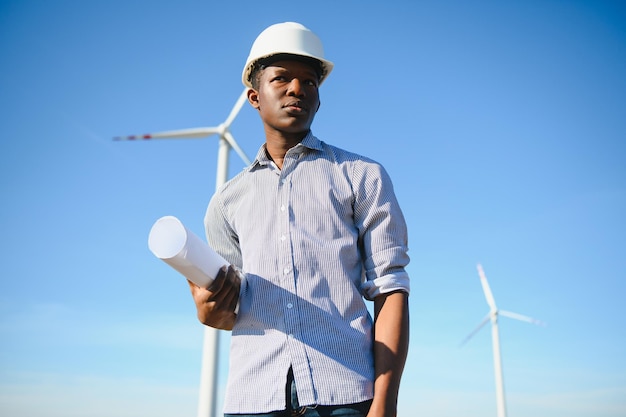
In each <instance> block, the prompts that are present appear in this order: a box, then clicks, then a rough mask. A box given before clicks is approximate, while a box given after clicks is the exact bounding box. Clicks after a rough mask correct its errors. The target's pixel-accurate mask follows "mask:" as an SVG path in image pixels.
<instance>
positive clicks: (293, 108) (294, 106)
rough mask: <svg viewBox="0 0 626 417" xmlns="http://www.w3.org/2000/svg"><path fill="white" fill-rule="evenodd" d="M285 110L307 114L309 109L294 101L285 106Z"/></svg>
mask: <svg viewBox="0 0 626 417" xmlns="http://www.w3.org/2000/svg"><path fill="white" fill-rule="evenodd" d="M283 108H285V109H287V110H289V111H293V112H298V113H302V112H306V111H307V107H306V106H305V105H304V104H303V103H302V102H301V101H292V102H289V103H287V104H285V105H284V106H283Z"/></svg>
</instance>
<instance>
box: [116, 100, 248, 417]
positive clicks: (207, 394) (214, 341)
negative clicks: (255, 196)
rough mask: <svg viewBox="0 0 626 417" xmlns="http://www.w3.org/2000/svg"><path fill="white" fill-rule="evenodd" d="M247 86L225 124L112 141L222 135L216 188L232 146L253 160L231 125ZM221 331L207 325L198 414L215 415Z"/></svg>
mask: <svg viewBox="0 0 626 417" xmlns="http://www.w3.org/2000/svg"><path fill="white" fill-rule="evenodd" d="M247 91H248V89H247V88H246V89H244V90H243V92H242V93H241V95H240V96H239V99H238V100H237V102H236V103H235V106H234V107H233V109H232V110H231V111H230V114H229V115H228V117H227V118H226V120H225V121H224V123H222V124H220V125H218V126H215V127H199V128H192V129H182V130H170V131H166V132H157V133H147V134H144V135H131V136H118V137H115V138H113V140H122V141H135V140H148V139H184V138H190V139H195V138H204V137H208V136H212V135H219V141H220V142H219V151H218V156H217V176H216V180H215V188H216V189H217V188H219V187H221V186H222V184H224V183H225V182H226V181H227V180H228V160H229V156H230V149H231V148H232V149H234V150H235V152H237V154H238V155H239V156H240V157H241V159H242V160H243V161H244V162H245V163H246V164H247V165H250V159H249V158H248V157H247V156H246V154H245V153H244V151H243V150H242V149H241V148H240V147H239V145H238V144H237V142H236V141H235V138H234V137H233V135H232V134H231V133H230V125H231V124H232V123H233V120H235V117H237V114H239V111H240V110H241V108H242V107H243V105H244V103H245V102H246V99H247ZM218 346H219V330H217V329H214V328H212V327H208V326H204V342H203V348H202V370H201V376H200V395H199V401H198V417H214V416H216V415H217V414H216V399H215V397H216V393H217V365H218V355H217V353H218Z"/></svg>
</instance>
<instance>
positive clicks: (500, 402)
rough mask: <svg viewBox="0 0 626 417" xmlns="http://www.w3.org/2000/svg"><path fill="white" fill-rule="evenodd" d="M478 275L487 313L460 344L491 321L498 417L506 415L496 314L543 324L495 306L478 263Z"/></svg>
mask: <svg viewBox="0 0 626 417" xmlns="http://www.w3.org/2000/svg"><path fill="white" fill-rule="evenodd" d="M477 268H478V275H479V277H480V284H481V285H482V287H483V292H484V294H485V299H486V300H487V305H488V306H489V313H487V315H486V316H485V318H484V319H483V320H482V321H481V322H480V324H479V325H478V326H477V327H476V328H475V329H474V330H473V331H472V332H471V333H470V334H469V335H468V336H467V337H466V338H465V339H464V340H463V342H462V343H461V344H465V343H466V342H467V341H468V340H469V339H471V338H472V336H474V335H475V334H476V333H477V332H478V331H479V330H480V329H481V328H482V327H483V326H484V325H485V324H487V322H489V321H491V342H492V345H493V369H494V373H495V379H496V403H497V410H498V417H506V402H505V398H504V376H503V372H502V356H501V354H500V335H499V332H498V316H505V317H509V318H512V319H515V320H520V321H525V322H527V323H532V324H537V325H545V324H544V323H543V322H541V321H540V320H536V319H533V318H532V317H528V316H524V315H522V314H518V313H512V312H510V311H505V310H500V309H499V308H498V307H497V306H496V301H495V299H494V298H493V294H492V293H491V289H490V288H489V283H488V282H487V277H486V276H485V272H484V271H483V267H482V266H481V265H480V264H478V265H477Z"/></svg>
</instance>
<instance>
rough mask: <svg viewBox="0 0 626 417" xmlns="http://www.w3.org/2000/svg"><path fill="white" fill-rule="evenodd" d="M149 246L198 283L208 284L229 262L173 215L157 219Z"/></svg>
mask: <svg viewBox="0 0 626 417" xmlns="http://www.w3.org/2000/svg"><path fill="white" fill-rule="evenodd" d="M148 247H149V248H150V250H151V251H152V253H153V254H154V255H155V256H156V257H157V258H159V259H161V260H163V261H165V262H166V263H167V264H168V265H170V266H171V267H172V268H174V269H175V270H177V271H178V272H180V273H181V274H183V275H184V276H185V278H187V279H188V280H189V281H191V282H193V283H194V284H196V285H197V286H199V287H203V288H207V287H208V286H209V285H210V284H211V283H212V282H213V280H214V279H215V277H216V276H217V273H218V272H219V270H220V268H221V267H222V266H224V265H228V262H227V261H226V260H225V259H224V258H222V257H221V256H220V255H219V254H218V253H217V252H215V251H214V250H213V249H211V248H210V247H209V245H207V244H206V243H205V242H204V241H203V240H202V239H200V238H199V237H198V236H197V235H195V234H194V233H193V232H191V231H190V230H188V229H187V228H186V227H185V225H183V223H182V222H181V221H180V220H178V219H177V218H176V217H174V216H165V217H161V218H160V219H159V220H157V221H156V222H155V223H154V225H153V226H152V229H150V235H149V237H148Z"/></svg>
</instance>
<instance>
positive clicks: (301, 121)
mask: <svg viewBox="0 0 626 417" xmlns="http://www.w3.org/2000/svg"><path fill="white" fill-rule="evenodd" d="M332 68H333V64H332V63H331V62H330V61H328V60H326V59H325V58H324V52H323V49H322V44H321V42H320V40H319V38H318V37H317V36H316V35H315V34H314V33H313V32H311V31H310V30H308V29H307V28H305V27H304V26H302V25H300V24H297V23H292V22H288V23H281V24H277V25H272V26H270V27H269V28H267V29H266V30H265V31H263V32H262V33H261V34H260V35H259V36H258V37H257V39H256V40H255V42H254V44H253V46H252V49H251V51H250V56H249V57H248V60H247V62H246V66H245V68H244V71H243V82H244V84H245V85H246V86H247V87H248V88H249V90H248V93H247V94H248V101H249V103H250V104H251V105H252V107H253V108H255V109H256V110H257V111H258V113H259V115H260V117H261V120H262V122H263V126H264V130H265V144H264V145H263V146H262V147H261V149H260V150H259V152H258V154H257V157H256V159H255V160H254V162H253V163H252V164H251V165H250V166H249V167H248V168H246V169H245V170H244V171H243V172H242V173H240V174H239V175H237V176H236V177H235V178H233V179H232V180H230V181H229V182H228V183H227V184H225V185H224V186H223V187H222V188H221V189H219V190H218V191H217V192H216V194H215V195H214V196H213V198H212V199H211V202H210V203H209V207H208V209H207V214H206V218H205V226H206V233H207V239H208V241H209V244H210V246H211V247H213V249H215V250H216V251H217V252H218V253H220V254H221V255H222V256H223V257H224V258H225V259H227V260H228V261H229V262H230V263H231V264H232V265H231V267H230V268H228V269H226V268H224V269H223V271H221V272H220V274H219V275H218V277H216V279H215V281H214V283H213V284H212V285H211V286H210V287H209V288H208V289H203V288H199V287H197V286H195V285H194V284H192V283H190V287H191V291H192V295H193V297H194V301H195V303H196V307H197V309H198V317H199V319H200V321H201V322H203V323H204V324H206V325H209V326H212V327H216V328H220V329H227V330H230V329H232V337H231V353H230V369H229V382H228V388H227V393H226V398H225V405H224V412H225V413H226V414H225V415H226V416H231V415H239V416H242V415H255V416H259V415H260V416H268V417H279V416H292V415H305V416H311V417H313V416H315V417H318V416H331V415H332V416H347V415H350V416H363V417H365V416H368V417H383V416H384V417H394V416H395V415H396V404H397V396H398V389H399V385H400V376H401V374H402V370H403V367H404V363H405V360H406V355H407V350H408V333H409V323H408V300H407V298H408V292H409V281H408V276H407V273H406V271H405V266H406V265H407V264H408V262H409V258H408V256H407V236H406V225H405V222H404V218H403V216H402V212H401V211H400V208H399V207H398V203H397V200H396V198H395V195H394V192H393V187H392V184H391V181H390V179H389V177H388V175H387V173H386V172H385V170H384V169H383V168H382V167H381V166H380V165H379V164H377V163H376V162H374V161H372V160H370V159H367V158H364V157H362V156H359V155H356V154H354V153H351V152H347V151H344V150H342V149H339V148H336V147H333V146H330V145H328V144H326V143H324V142H322V141H320V140H319V139H317V138H316V137H315V136H313V134H312V132H311V129H310V128H311V124H312V122H313V119H314V117H315V113H316V112H317V110H318V108H319V106H320V98H319V90H318V88H319V85H320V84H321V83H322V82H323V81H324V79H325V78H326V77H327V76H328V74H329V73H330V71H331V70H332ZM364 298H366V299H369V300H373V301H374V313H375V318H374V320H373V323H372V318H371V316H370V314H369V313H368V311H367V306H366V304H365V302H364ZM237 306H238V310H237ZM235 311H237V312H235Z"/></svg>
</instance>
